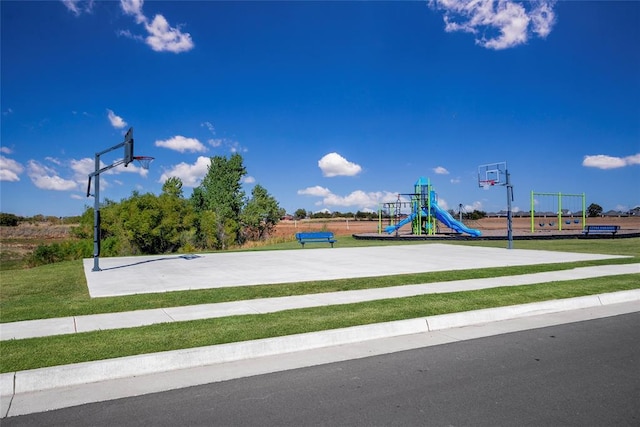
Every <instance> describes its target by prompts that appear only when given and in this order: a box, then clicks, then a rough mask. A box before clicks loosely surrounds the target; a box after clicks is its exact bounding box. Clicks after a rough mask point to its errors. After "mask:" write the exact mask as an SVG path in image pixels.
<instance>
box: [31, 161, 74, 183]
mask: <svg viewBox="0 0 640 427" xmlns="http://www.w3.org/2000/svg"><path fill="white" fill-rule="evenodd" d="M27 174H28V175H29V178H31V182H33V184H34V185H35V186H36V187H38V188H40V189H42V190H56V191H68V190H74V189H76V188H77V186H78V185H77V184H76V182H75V181H71V180H67V179H64V178H61V177H60V176H58V174H57V172H56V171H55V170H54V169H52V168H50V167H47V166H44V165H43V164H41V163H38V162H37V161H35V160H29V162H28V163H27Z"/></svg>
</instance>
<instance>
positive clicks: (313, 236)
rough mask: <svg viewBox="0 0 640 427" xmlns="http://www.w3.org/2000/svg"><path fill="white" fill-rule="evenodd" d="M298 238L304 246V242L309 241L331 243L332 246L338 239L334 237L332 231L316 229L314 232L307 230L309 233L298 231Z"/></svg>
mask: <svg viewBox="0 0 640 427" xmlns="http://www.w3.org/2000/svg"><path fill="white" fill-rule="evenodd" d="M296 239H298V242H300V244H302V247H303V248H304V244H305V243H308V242H311V243H331V247H333V244H334V243H335V242H337V240H336V239H334V237H333V233H332V232H330V231H314V232H307V233H296Z"/></svg>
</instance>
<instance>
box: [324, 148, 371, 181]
mask: <svg viewBox="0 0 640 427" xmlns="http://www.w3.org/2000/svg"><path fill="white" fill-rule="evenodd" d="M318 166H319V167H320V169H321V170H322V175H323V176H326V177H334V176H354V175H357V174H359V173H360V172H361V171H362V167H360V165H357V164H355V163H352V162H350V161H348V160H347V159H345V158H344V157H342V156H341V155H340V154H338V153H329V154H327V155H326V156H324V157H323V158H321V159H320V160H319V161H318Z"/></svg>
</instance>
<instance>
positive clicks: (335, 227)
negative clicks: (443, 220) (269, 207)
mask: <svg viewBox="0 0 640 427" xmlns="http://www.w3.org/2000/svg"><path fill="white" fill-rule="evenodd" d="M551 222H552V223H553V224H554V225H553V226H549V223H551ZM540 223H544V226H542V227H541V226H540V225H539V224H540ZM465 224H466V225H467V226H469V227H471V228H476V229H478V230H480V231H482V234H484V235H499V234H506V230H507V219H506V218H504V217H503V218H483V219H481V220H477V221H465ZM535 224H536V225H535V230H536V231H535V233H554V234H557V233H559V231H558V224H557V218H555V217H554V218H550V217H548V218H536V221H535ZM587 224H591V225H597V224H602V225H619V226H620V228H621V230H628V231H635V232H640V217H608V218H587ZM387 225H389V223H388V222H386V221H383V225H382V226H383V227H385V226H387ZM512 229H513V233H514V234H519V235H522V234H531V218H529V217H517V218H513V222H512ZM303 231H332V232H333V233H334V234H335V235H336V236H345V235H351V234H367V233H377V232H378V221H354V220H345V219H330V220H329V219H325V220H302V221H280V222H279V223H278V225H277V227H276V231H275V236H276V237H291V238H293V236H294V235H295V233H299V232H303ZM410 231H411V230H410V227H409V226H408V225H407V226H405V227H404V228H402V229H401V233H410ZM440 231H441V232H445V233H446V232H449V231H450V230H449V229H448V228H447V227H444V226H441V228H440ZM581 231H582V225H581V224H575V223H573V221H572V223H571V224H569V225H567V224H565V223H564V222H563V224H562V232H563V233H580V232H581Z"/></svg>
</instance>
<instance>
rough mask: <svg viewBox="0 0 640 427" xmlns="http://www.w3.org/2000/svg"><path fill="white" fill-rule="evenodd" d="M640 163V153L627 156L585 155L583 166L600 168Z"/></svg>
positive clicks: (613, 167)
mask: <svg viewBox="0 0 640 427" xmlns="http://www.w3.org/2000/svg"><path fill="white" fill-rule="evenodd" d="M631 165H640V153H638V154H634V155H631V156H627V157H613V156H607V155H605V154H597V155H595V156H584V159H583V160H582V166H585V167H588V168H598V169H617V168H623V167H625V166H631Z"/></svg>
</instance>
